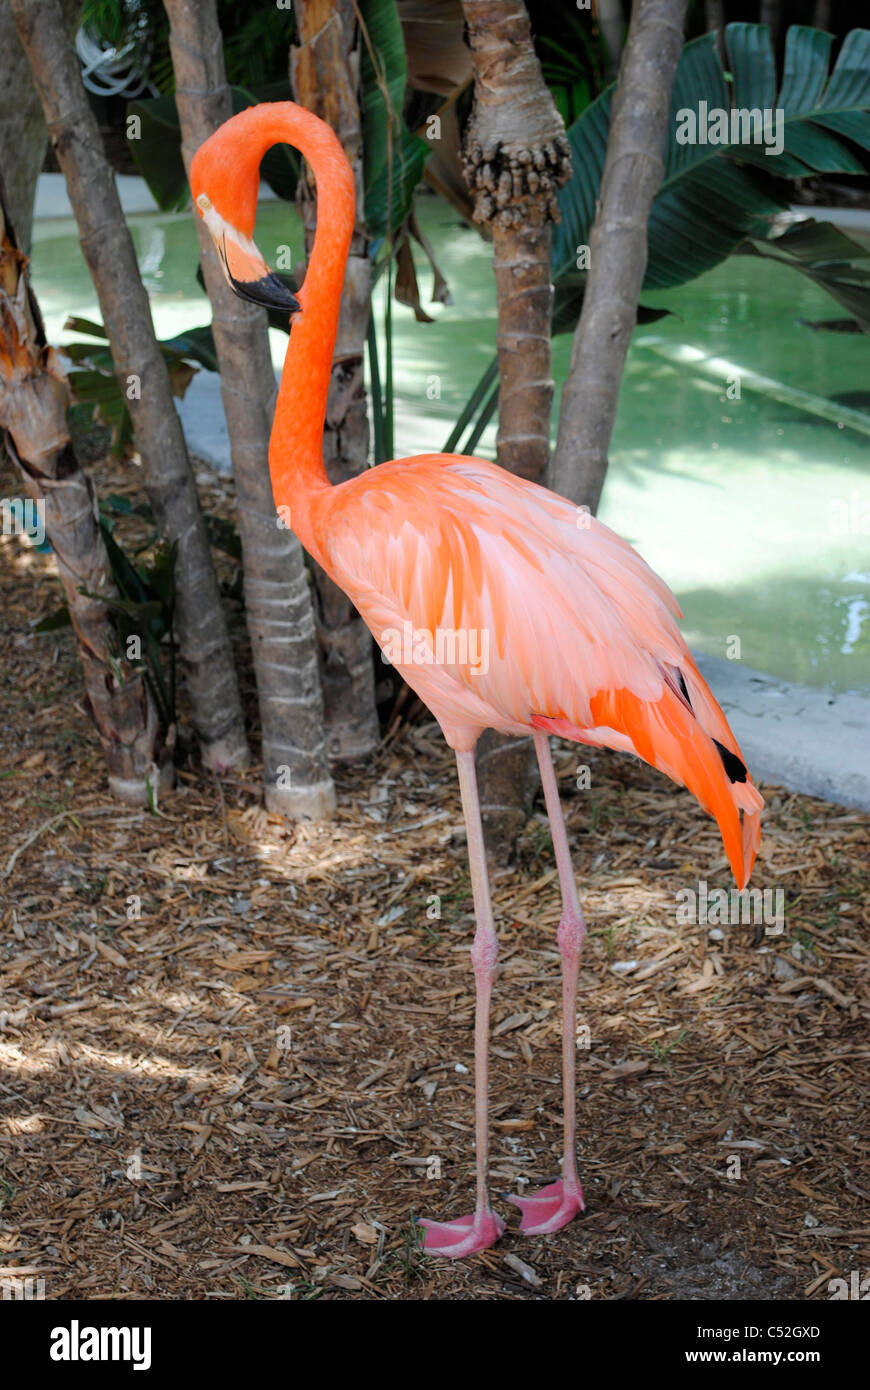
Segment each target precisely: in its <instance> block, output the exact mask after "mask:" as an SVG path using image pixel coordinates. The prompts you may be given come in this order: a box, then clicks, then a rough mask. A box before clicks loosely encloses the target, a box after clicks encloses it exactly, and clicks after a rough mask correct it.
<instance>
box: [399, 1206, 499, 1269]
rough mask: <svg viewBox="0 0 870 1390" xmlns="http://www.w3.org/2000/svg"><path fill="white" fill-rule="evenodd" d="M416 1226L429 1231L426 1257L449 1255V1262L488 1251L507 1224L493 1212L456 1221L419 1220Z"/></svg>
mask: <svg viewBox="0 0 870 1390" xmlns="http://www.w3.org/2000/svg"><path fill="white" fill-rule="evenodd" d="M417 1225H418V1226H424V1227H425V1228H426V1239H425V1241H424V1242H423V1249H424V1251H425V1252H426V1254H427V1255H446V1257H447V1258H448V1259H449V1260H461V1259H462V1258H463V1257H464V1256H465V1255H476V1254H477V1252H478V1251H479V1250H488V1249H489V1247H490V1246H491V1245H495V1243H496V1241H497V1240H499V1239H500V1237H501V1236H502V1235H503V1234H504V1222H503V1221H502V1219H501V1217H500V1216H496V1214H495V1212H494V1211H484V1212H478V1213H476V1214H473V1215H471V1216H458V1217H457V1218H456V1220H455V1221H427V1220H426V1219H425V1218H424V1217H420V1218H419V1219H418V1221H417Z"/></svg>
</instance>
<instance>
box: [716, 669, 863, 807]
mask: <svg viewBox="0 0 870 1390" xmlns="http://www.w3.org/2000/svg"><path fill="white" fill-rule="evenodd" d="M695 658H696V660H697V662H698V667H699V669H700V671H701V674H702V675H703V677H704V679H705V680H706V681H707V682H708V684H709V686H710V688H711V690H712V691H713V694H714V695H715V696H716V699H717V700H718V701H719V703H720V704H721V706H722V708H723V710H724V711H725V713H726V715H727V716H728V722H729V723H730V725H731V727H732V729H733V730H734V733H735V736H736V738H737V741H738V743H739V744H740V747H741V749H742V751H743V755H744V757H745V759H746V762H747V764H748V766H749V769H750V772H751V773H752V778H753V780H754V781H756V782H771V783H774V784H776V785H777V786H782V787H786V788H787V790H788V791H793V792H803V793H804V794H805V795H806V796H816V797H818V798H819V799H820V800H822V801H832V802H836V803H838V804H840V805H842V806H853V807H857V808H858V809H859V810H864V811H870V697H868V696H866V695H853V694H846V695H839V694H835V693H834V692H833V691H830V690H825V689H822V688H817V687H816V686H811V685H800V684H798V683H797V682H795V681H785V680H780V679H779V678H778V677H776V676H769V675H767V674H766V673H765V672H764V671H755V670H753V669H752V667H748V666H743V665H741V663H740V662H738V661H725V660H723V659H722V658H721V657H713V656H704V655H702V654H700V653H695Z"/></svg>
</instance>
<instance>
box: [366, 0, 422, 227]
mask: <svg viewBox="0 0 870 1390" xmlns="http://www.w3.org/2000/svg"><path fill="white" fill-rule="evenodd" d="M360 14H361V17H362V22H363V25H364V28H365V33H364V34H363V38H362V42H361V45H360V92H361V103H360V104H361V107H362V114H363V172H364V182H365V216H366V223H367V224H368V229H369V234H370V236H371V237H372V239H373V240H375V241H377V240H378V239H379V238H382V237H386V236H389V235H390V234H391V233H393V232H396V231H398V229H399V227H400V226H401V225H402V223H403V222H404V220H405V218H406V216H407V215H408V212H409V210H410V207H411V200H412V198H413V195H414V190H415V188H416V187H417V184H418V183H419V182H420V178H421V176H422V173H423V165H424V164H425V162H426V159H427V157H428V155H429V153H430V146H429V145H428V143H427V142H426V141H425V140H421V139H420V138H419V137H418V136H416V135H414V134H413V133H412V132H411V131H410V130H409V129H408V127H407V126H406V125H405V122H404V121H403V119H402V105H403V102H404V99H405V85H406V83H407V79H408V68H407V61H406V58H405V40H404V36H403V34H402V25H401V21H400V20H399V13H398V10H397V8H396V3H395V0H360ZM391 156H392V158H391ZM375 249H377V248H375Z"/></svg>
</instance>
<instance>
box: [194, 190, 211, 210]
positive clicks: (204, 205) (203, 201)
mask: <svg viewBox="0 0 870 1390" xmlns="http://www.w3.org/2000/svg"><path fill="white" fill-rule="evenodd" d="M196 206H197V207H198V208H201V209H202V211H203V212H208V210H209V208H210V207H211V198H209V196H208V194H207V193H200V195H199V197H198V198H197V200H196Z"/></svg>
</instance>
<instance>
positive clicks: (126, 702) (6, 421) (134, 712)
mask: <svg viewBox="0 0 870 1390" xmlns="http://www.w3.org/2000/svg"><path fill="white" fill-rule="evenodd" d="M26 265H27V259H26V257H25V256H24V255H23V254H22V252H21V251H20V249H19V247H18V244H17V241H16V236H15V233H14V231H13V227H12V222H11V218H10V217H9V215H8V211H7V207H6V196H5V188H4V185H3V180H2V179H0V429H2V430H3V431H5V432H6V438H5V443H6V447H7V452H8V454H9V457H10V458H11V459H12V460H13V462H14V463H15V464H16V465H17V467H18V469H19V471H20V473H21V478H22V482H23V484H24V487H25V488H26V490H27V492H28V493H29V495H30V496H31V497H32V498H33V499H34V501H35V502H37V503H38V504H39V506H40V507H42V508H43V515H44V524H45V533H46V536H47V537H48V539H49V541H50V542H51V547H52V551H53V552H54V557H55V559H56V561H57V568H58V574H59V576H60V581H61V584H62V585H63V590H64V595H65V597H66V603H67V608H68V610H69V615H70V619H71V621H72V625H73V630H74V632H75V636H76V642H77V645H78V653H79V658H80V660H81V663H82V668H83V671H84V678H85V689H86V691H87V699H88V703H89V706H90V710H91V714H92V716H93V719H94V723H95V724H96V727H97V732H98V734H99V738H100V743H101V744H102V746H103V752H104V753H105V756H106V764H107V767H108V773H109V789H110V791H111V792H112V793H113V794H114V795H115V796H117V797H119V798H120V799H121V800H122V801H127V802H131V803H133V804H134V805H147V804H148V803H149V800H150V799H151V798H154V799H156V797H157V795H158V791H159V789H160V787H161V786H163V787H167V786H171V783H172V762H171V758H170V756H169V753H168V750H167V748H166V747H165V746H164V745H163V744H162V740H161V737H160V730H159V728H158V720H157V713H156V710H155V707H154V702H153V700H152V698H151V695H150V692H149V689H148V685H147V682H146V680H145V675H144V672H143V670H142V669H141V668H135V667H133V666H131V665H130V664H129V663H128V661H127V660H126V659H125V654H124V652H123V651H122V650H121V649H120V643H119V640H118V635H117V633H116V631H115V628H114V625H113V623H112V619H111V617H110V615H109V611H108V609H107V607H106V600H109V599H112V598H115V597H117V591H116V589H115V586H114V583H113V581H112V578H111V570H110V566H109V559H108V555H107V554H106V547H105V543H104V541H103V534H102V531H101V530H100V526H99V521H98V513H97V503H96V497H95V494H94V488H93V483H92V482H91V479H90V477H89V476H88V474H87V473H84V472H83V471H82V470H81V469H80V468H79V465H78V460H77V459H76V456H75V453H74V452H73V448H72V444H71V442H70V437H69V433H68V430H67V410H68V408H69V403H70V391H69V385H68V383H67V379H66V377H65V375H64V372H63V369H62V367H61V366H60V363H59V361H58V358H57V355H56V354H55V352H54V351H53V349H52V348H50V347H49V346H48V344H47V342H46V339H45V330H44V328H43V325H42V319H41V316H40V313H39V308H38V305H37V303H36V299H35V297H34V294H33V290H32V288H31V286H30V284H29V281H28V278H27V275H26ZM82 590H84V592H82Z"/></svg>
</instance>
